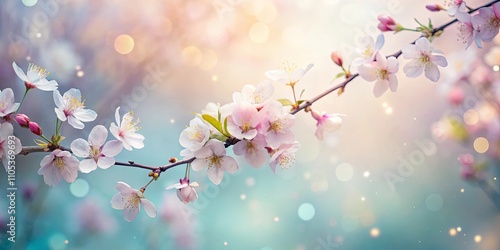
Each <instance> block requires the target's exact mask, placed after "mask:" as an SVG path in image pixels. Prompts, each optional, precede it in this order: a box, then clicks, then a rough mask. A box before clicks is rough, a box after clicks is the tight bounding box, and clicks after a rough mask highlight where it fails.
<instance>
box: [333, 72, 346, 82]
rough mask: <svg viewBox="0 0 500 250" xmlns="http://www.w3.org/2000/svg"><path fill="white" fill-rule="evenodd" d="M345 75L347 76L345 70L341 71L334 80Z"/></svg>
mask: <svg viewBox="0 0 500 250" xmlns="http://www.w3.org/2000/svg"><path fill="white" fill-rule="evenodd" d="M343 76H345V72H340V73H338V74H337V75H336V76H335V78H334V79H333V80H335V79H337V78H340V77H343Z"/></svg>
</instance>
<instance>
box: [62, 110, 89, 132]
mask: <svg viewBox="0 0 500 250" xmlns="http://www.w3.org/2000/svg"><path fill="white" fill-rule="evenodd" d="M56 113H57V111H56ZM68 123H69V125H71V126H73V128H76V129H83V128H84V127H85V125H84V124H83V122H81V121H80V120H78V119H76V118H75V117H73V116H68Z"/></svg>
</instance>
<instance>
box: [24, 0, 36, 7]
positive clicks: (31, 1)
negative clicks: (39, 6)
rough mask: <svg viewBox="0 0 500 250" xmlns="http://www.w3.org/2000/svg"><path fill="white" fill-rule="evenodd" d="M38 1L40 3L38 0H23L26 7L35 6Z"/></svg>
mask: <svg viewBox="0 0 500 250" xmlns="http://www.w3.org/2000/svg"><path fill="white" fill-rule="evenodd" d="M36 3H38V0H23V4H24V6H26V7H32V6H35V4H36Z"/></svg>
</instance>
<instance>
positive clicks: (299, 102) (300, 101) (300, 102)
mask: <svg viewBox="0 0 500 250" xmlns="http://www.w3.org/2000/svg"><path fill="white" fill-rule="evenodd" d="M305 101H306V100H298V101H297V104H298V105H300V104H302V103H303V102H305Z"/></svg>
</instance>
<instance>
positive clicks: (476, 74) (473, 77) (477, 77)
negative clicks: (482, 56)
mask: <svg viewBox="0 0 500 250" xmlns="http://www.w3.org/2000/svg"><path fill="white" fill-rule="evenodd" d="M469 79H470V81H471V83H472V84H474V85H476V86H477V87H480V88H483V87H489V85H490V84H491V83H492V82H493V72H492V71H491V68H489V67H486V66H485V65H484V64H478V65H476V67H474V70H473V71H472V72H471V74H470V78H469Z"/></svg>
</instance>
